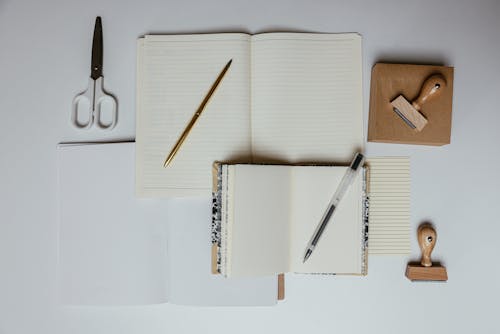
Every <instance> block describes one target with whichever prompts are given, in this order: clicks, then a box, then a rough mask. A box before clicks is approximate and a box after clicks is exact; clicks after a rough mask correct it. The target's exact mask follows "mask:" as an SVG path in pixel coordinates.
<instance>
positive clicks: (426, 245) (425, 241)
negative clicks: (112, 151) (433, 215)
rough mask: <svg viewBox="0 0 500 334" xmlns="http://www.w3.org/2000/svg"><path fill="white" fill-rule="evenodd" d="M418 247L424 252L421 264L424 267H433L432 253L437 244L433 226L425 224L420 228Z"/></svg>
mask: <svg viewBox="0 0 500 334" xmlns="http://www.w3.org/2000/svg"><path fill="white" fill-rule="evenodd" d="M417 234H418V245H419V246H420V250H421V251H422V259H421V260H420V264H421V265H422V266H424V267H431V266H432V260H431V253H432V250H433V249H434V245H435V244H436V238H437V235H436V230H434V228H432V226H430V225H427V224H424V225H421V226H420V227H419V228H418V231H417Z"/></svg>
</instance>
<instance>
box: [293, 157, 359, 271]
mask: <svg viewBox="0 0 500 334" xmlns="http://www.w3.org/2000/svg"><path fill="white" fill-rule="evenodd" d="M364 161H365V157H364V156H363V155H362V154H361V153H356V156H355V157H354V159H353V160H352V162H351V165H350V166H349V168H347V171H346V172H345V174H344V177H343V178H342V181H340V184H339V186H338V188H337V191H335V194H333V197H332V199H331V200H330V203H329V204H328V207H327V209H326V211H325V213H324V214H323V217H322V218H321V220H320V221H319V224H318V226H317V227H316V230H315V231H314V234H313V236H312V238H311V240H310V241H309V244H308V245H307V249H306V253H305V255H304V260H303V261H302V262H306V261H307V259H308V258H309V257H310V256H311V254H312V252H313V250H314V248H315V247H316V245H317V243H318V241H319V239H320V238H321V235H322V234H323V231H324V230H325V228H326V226H327V225H328V222H329V221H330V219H331V218H332V216H333V213H334V212H335V209H336V208H337V206H338V204H339V202H340V200H341V199H342V197H344V194H345V192H346V191H347V189H348V188H349V186H350V185H351V183H352V181H353V180H354V178H355V177H356V175H357V173H358V171H359V170H360V169H361V167H363V163H364Z"/></svg>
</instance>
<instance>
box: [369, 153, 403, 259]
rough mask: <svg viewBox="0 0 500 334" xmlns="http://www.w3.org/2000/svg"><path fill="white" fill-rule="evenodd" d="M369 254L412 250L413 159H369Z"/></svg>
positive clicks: (400, 252) (401, 252)
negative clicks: (411, 192) (411, 163)
mask: <svg viewBox="0 0 500 334" xmlns="http://www.w3.org/2000/svg"><path fill="white" fill-rule="evenodd" d="M367 164H368V166H369V167H370V177H369V192H370V195H369V196H370V212H369V221H370V223H369V230H368V231H369V232H368V234H369V236H368V253H369V254H402V255H407V254H409V253H410V159H409V158H408V157H390V158H389V157H388V158H369V159H367Z"/></svg>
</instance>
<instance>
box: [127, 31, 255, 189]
mask: <svg viewBox="0 0 500 334" xmlns="http://www.w3.org/2000/svg"><path fill="white" fill-rule="evenodd" d="M249 56H250V37H249V36H248V35H245V34H210V35H177V36H176V35H169V36H146V37H145V38H143V39H140V40H139V42H138V65H137V71H138V73H137V79H138V83H137V134H136V142H137V146H136V147H137V159H136V161H137V166H136V173H137V175H136V185H137V189H136V192H137V195H138V196H139V197H157V196H192V195H195V196H196V195H200V196H208V195H210V193H211V166H212V163H213V162H214V161H215V160H223V161H235V160H236V161H238V160H239V159H243V158H245V160H248V159H249V157H250V153H251V148H250V111H249V105H250V67H249V66H250V59H249ZM230 59H233V62H232V64H231V67H230V68H229V70H228V71H227V73H226V75H225V77H224V79H223V80H222V82H221V83H220V85H219V87H218V89H217V90H216V91H215V93H214V95H213V96H212V98H211V100H210V101H209V103H208V104H207V106H206V107H205V109H204V111H203V113H202V114H201V116H200V117H199V118H198V121H197V123H196V124H195V125H194V127H193V129H192V130H191V132H190V134H189V136H188V137H187V139H186V140H185V142H184V143H183V145H182V147H181V148H180V150H179V151H178V153H177V155H176V156H175V158H174V160H173V161H172V162H171V164H170V165H169V166H168V167H167V168H164V167H163V162H164V161H165V158H166V157H167V155H168V154H169V152H170V151H171V149H172V147H173V146H174V145H175V143H176V142H177V140H178V139H179V137H180V136H181V134H182V132H183V131H184V129H185V128H186V126H187V124H188V123H189V121H190V120H191V118H192V117H193V115H194V113H195V112H196V110H197V108H198V106H199V105H200V103H201V101H202V100H203V98H204V97H205V95H206V94H207V92H208V91H209V90H210V87H211V86H212V84H213V83H214V81H215V80H216V79H217V77H218V75H219V74H220V72H221V71H222V69H223V68H224V66H225V65H226V64H227V62H228V61H229V60H230Z"/></svg>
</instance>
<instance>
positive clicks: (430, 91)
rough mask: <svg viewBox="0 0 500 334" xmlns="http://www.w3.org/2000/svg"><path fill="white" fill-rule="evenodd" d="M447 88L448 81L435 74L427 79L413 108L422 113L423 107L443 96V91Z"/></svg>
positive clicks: (413, 103)
mask: <svg viewBox="0 0 500 334" xmlns="http://www.w3.org/2000/svg"><path fill="white" fill-rule="evenodd" d="M444 87H446V80H445V79H444V77H443V76H442V75H441V74H434V75H431V76H430V77H428V78H427V79H425V81H424V83H423V84H422V89H421V90H420V94H419V95H418V97H417V98H416V99H415V100H414V101H413V102H412V105H413V108H415V109H417V110H418V111H420V109H422V105H423V104H424V103H426V102H428V101H430V100H432V99H435V98H437V97H438V96H439V95H441V91H442V90H443V88H444Z"/></svg>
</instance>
